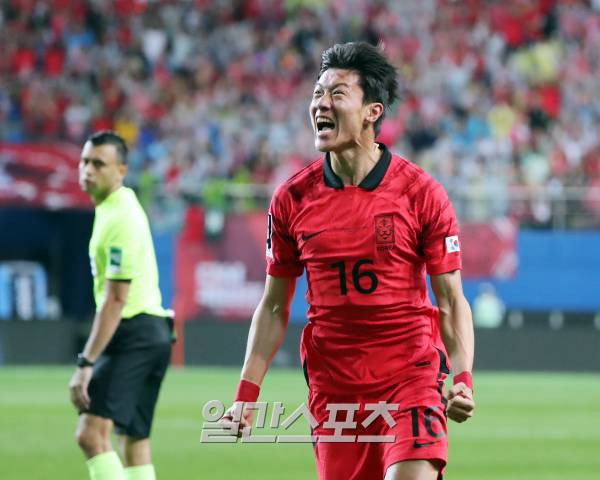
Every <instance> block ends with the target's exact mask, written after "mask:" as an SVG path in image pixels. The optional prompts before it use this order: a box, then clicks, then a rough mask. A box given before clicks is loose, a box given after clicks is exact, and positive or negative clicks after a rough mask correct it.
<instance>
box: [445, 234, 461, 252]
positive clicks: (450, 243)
mask: <svg viewBox="0 0 600 480" xmlns="http://www.w3.org/2000/svg"><path fill="white" fill-rule="evenodd" d="M454 252H460V243H459V241H458V235H452V236H451V237H446V253H454Z"/></svg>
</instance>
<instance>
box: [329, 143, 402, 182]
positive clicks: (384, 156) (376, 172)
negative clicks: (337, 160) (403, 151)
mask: <svg viewBox="0 0 600 480" xmlns="http://www.w3.org/2000/svg"><path fill="white" fill-rule="evenodd" d="M378 145H379V149H380V150H382V153H381V157H379V160H378V161H377V163H376V164H375V166H374V167H373V169H372V170H371V171H370V172H369V174H368V175H367V176H366V177H365V178H364V179H363V181H362V182H360V183H359V184H358V186H359V187H360V188H364V189H365V190H369V191H371V190H375V189H376V188H377V186H378V185H379V184H380V183H381V181H382V180H383V177H385V173H386V172H387V169H388V167H389V166H390V162H391V161H392V154H391V153H390V151H389V150H388V148H387V147H386V146H385V145H384V144H383V143H378ZM323 180H324V181H325V185H327V186H328V187H331V188H335V189H338V190H339V189H342V188H344V182H342V179H341V178H340V177H338V176H337V174H336V173H335V172H334V171H333V168H332V167H331V155H330V154H329V152H327V154H326V155H325V159H324V160H323Z"/></svg>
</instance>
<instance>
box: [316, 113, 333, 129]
mask: <svg viewBox="0 0 600 480" xmlns="http://www.w3.org/2000/svg"><path fill="white" fill-rule="evenodd" d="M315 123H316V125H317V133H325V132H329V131H332V130H333V129H334V128H335V122H334V121H333V120H331V119H330V118H327V117H317V118H316V119H315Z"/></svg>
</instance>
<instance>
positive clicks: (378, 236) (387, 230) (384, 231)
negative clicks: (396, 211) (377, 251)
mask: <svg viewBox="0 0 600 480" xmlns="http://www.w3.org/2000/svg"><path fill="white" fill-rule="evenodd" d="M375 243H377V244H382V243H384V244H390V243H394V216H393V215H392V214H386V215H376V216H375Z"/></svg>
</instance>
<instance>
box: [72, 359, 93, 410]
mask: <svg viewBox="0 0 600 480" xmlns="http://www.w3.org/2000/svg"><path fill="white" fill-rule="evenodd" d="M91 379H92V367H77V368H76V369H75V373H74V374H73V376H72V377H71V381H70V382H69V393H70V395H71V403H72V404H73V405H74V406H75V408H76V409H77V411H78V412H82V411H85V410H87V409H88V408H90V397H89V395H88V385H89V384H90V380H91Z"/></svg>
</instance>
